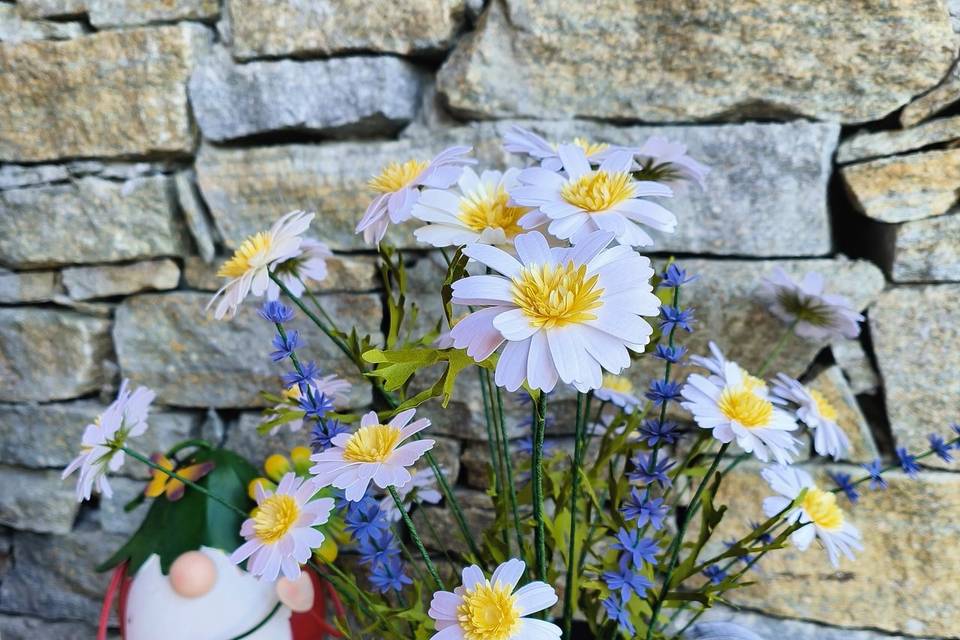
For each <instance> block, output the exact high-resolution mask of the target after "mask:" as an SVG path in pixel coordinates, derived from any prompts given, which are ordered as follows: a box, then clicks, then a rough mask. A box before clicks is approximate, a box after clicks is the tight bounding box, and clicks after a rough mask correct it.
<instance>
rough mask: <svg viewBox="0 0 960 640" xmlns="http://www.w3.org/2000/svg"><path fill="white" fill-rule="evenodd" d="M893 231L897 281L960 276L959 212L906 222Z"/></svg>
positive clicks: (894, 269)
mask: <svg viewBox="0 0 960 640" xmlns="http://www.w3.org/2000/svg"><path fill="white" fill-rule="evenodd" d="M893 234H894V242H893V265H892V272H891V275H892V278H893V280H894V282H949V281H954V282H956V281H958V280H960V250H958V248H960V214H957V213H951V214H949V215H943V216H939V217H937V218H927V219H925V220H913V221H911V222H904V223H903V224H901V225H898V226H897V227H896V228H895V230H894V231H893Z"/></svg>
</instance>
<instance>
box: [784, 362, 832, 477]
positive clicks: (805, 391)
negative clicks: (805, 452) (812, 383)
mask: <svg viewBox="0 0 960 640" xmlns="http://www.w3.org/2000/svg"><path fill="white" fill-rule="evenodd" d="M773 395H774V396H775V398H774V401H776V400H777V399H778V398H779V399H780V400H781V401H783V402H790V403H793V404H795V405H796V406H797V411H796V415H797V419H798V420H800V421H801V422H803V423H804V424H805V425H807V428H809V429H810V430H811V431H813V448H814V449H816V451H817V453H819V454H820V455H822V456H833V459H834V460H840V459H841V458H846V457H847V452H849V451H850V438H848V437H847V434H846V433H844V431H843V429H841V428H840V425H838V424H837V410H836V408H835V407H834V406H833V405H832V404H830V402H829V401H827V399H826V398H825V397H824V396H823V394H822V393H820V392H819V391H817V390H816V389H811V388H809V387H805V386H803V385H802V384H801V383H800V382H799V381H798V380H794V379H793V378H791V377H790V376H788V375H786V374H783V373H781V374H779V375H777V379H776V381H775V382H774V383H773Z"/></svg>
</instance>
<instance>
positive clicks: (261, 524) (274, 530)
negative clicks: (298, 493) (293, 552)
mask: <svg viewBox="0 0 960 640" xmlns="http://www.w3.org/2000/svg"><path fill="white" fill-rule="evenodd" d="M299 519H300V505H298V504H297V501H296V500H295V499H294V497H293V496H290V495H287V494H274V495H272V496H270V497H269V498H267V499H266V500H264V501H263V502H262V503H261V504H260V506H258V507H257V509H256V511H255V512H254V514H253V531H254V533H255V534H256V536H257V538H258V539H259V540H260V541H261V542H263V543H264V544H274V543H276V542H278V541H279V540H280V539H281V538H283V536H285V535H287V532H288V531H290V529H292V528H293V527H294V525H295V524H297V520H299Z"/></svg>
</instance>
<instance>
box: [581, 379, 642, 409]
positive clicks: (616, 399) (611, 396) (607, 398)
mask: <svg viewBox="0 0 960 640" xmlns="http://www.w3.org/2000/svg"><path fill="white" fill-rule="evenodd" d="M593 395H594V396H595V397H597V398H599V399H600V400H602V401H604V402H609V403H610V404H612V405H614V406H617V407H620V408H621V409H623V410H624V412H626V413H633V410H634V409H636V408H637V407H638V406H639V405H640V398H638V397H637V396H636V395H634V393H633V383H632V382H630V380H629V379H627V378H624V377H622V376H612V375H610V374H608V373H605V374H604V375H603V384H601V385H600V388H599V389H596V390H594V392H593Z"/></svg>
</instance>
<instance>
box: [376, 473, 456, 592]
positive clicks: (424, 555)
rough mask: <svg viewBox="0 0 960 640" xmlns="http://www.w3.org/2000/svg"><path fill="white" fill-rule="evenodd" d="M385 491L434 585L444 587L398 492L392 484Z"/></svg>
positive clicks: (438, 587) (439, 587)
mask: <svg viewBox="0 0 960 640" xmlns="http://www.w3.org/2000/svg"><path fill="white" fill-rule="evenodd" d="M387 491H389V492H390V495H391V496H392V497H393V501H394V502H395V503H396V504H397V509H399V510H400V517H401V518H403V523H404V524H405V525H407V530H408V531H409V532H410V538H411V539H413V544H415V545H416V547H417V550H418V551H419V552H420V557H421V558H423V563H424V564H425V565H426V566H427V571H429V572H430V576H431V577H432V578H433V582H434V585H435V586H436V587H437V589H445V587H444V586H443V580H441V579H440V574H439V573H438V572H437V567H436V566H434V564H433V560H431V559H430V554H429V553H427V549H426V547H424V546H423V540H421V539H420V534H419V533H417V528H416V527H415V526H414V525H413V520H411V519H410V514H408V513H407V510H406V509H404V508H403V500H401V499H400V494H398V493H397V490H396V488H395V487H393V486H389V487H387Z"/></svg>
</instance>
